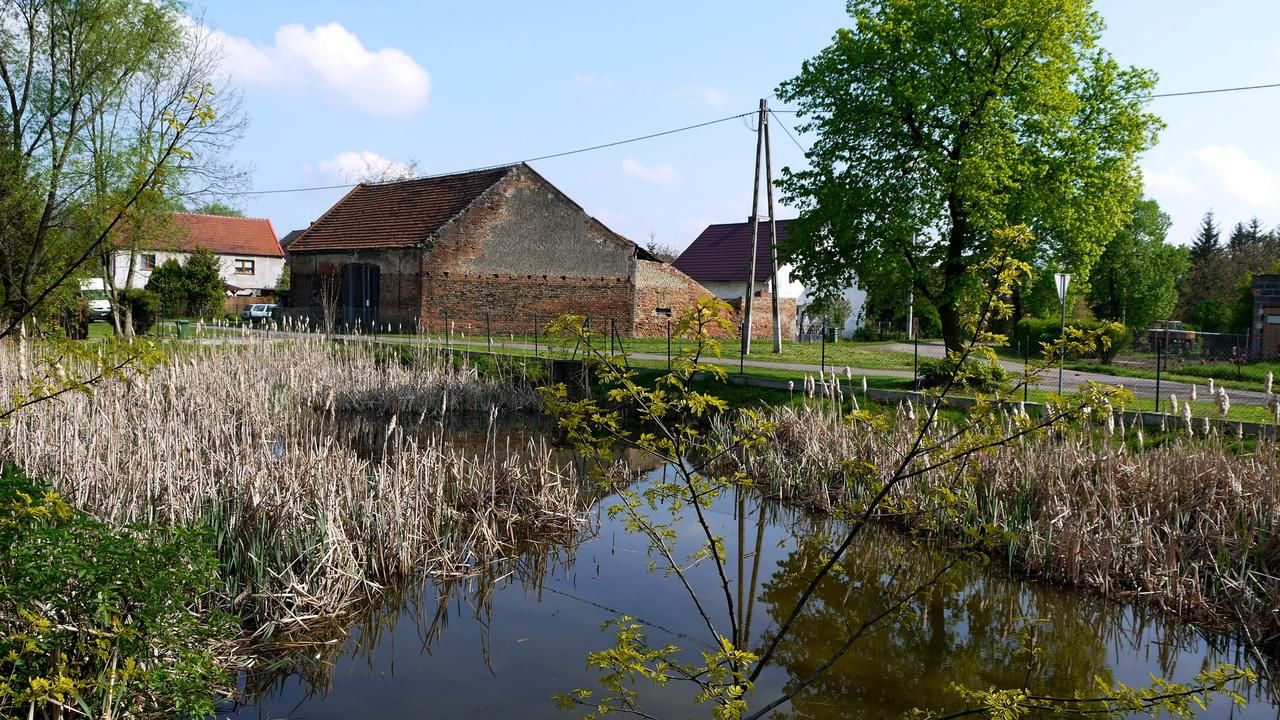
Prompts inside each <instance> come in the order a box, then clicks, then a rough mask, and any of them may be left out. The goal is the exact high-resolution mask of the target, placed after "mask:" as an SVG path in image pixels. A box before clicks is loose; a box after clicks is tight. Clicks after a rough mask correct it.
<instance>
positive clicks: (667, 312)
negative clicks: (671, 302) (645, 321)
mask: <svg viewBox="0 0 1280 720" xmlns="http://www.w3.org/2000/svg"><path fill="white" fill-rule="evenodd" d="M653 314H654V315H657V316H658V317H671V308H669V307H665V308H654V309H653Z"/></svg>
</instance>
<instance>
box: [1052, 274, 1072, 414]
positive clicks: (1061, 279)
mask: <svg viewBox="0 0 1280 720" xmlns="http://www.w3.org/2000/svg"><path fill="white" fill-rule="evenodd" d="M1053 280H1054V283H1055V284H1056V285H1057V287H1058V304H1060V305H1061V306H1062V326H1061V330H1060V334H1059V335H1058V338H1059V340H1060V342H1061V344H1060V345H1059V347H1058V396H1059V397H1061V396H1062V366H1063V365H1064V364H1065V363H1066V359H1067V288H1068V287H1070V286H1071V273H1054V274H1053Z"/></svg>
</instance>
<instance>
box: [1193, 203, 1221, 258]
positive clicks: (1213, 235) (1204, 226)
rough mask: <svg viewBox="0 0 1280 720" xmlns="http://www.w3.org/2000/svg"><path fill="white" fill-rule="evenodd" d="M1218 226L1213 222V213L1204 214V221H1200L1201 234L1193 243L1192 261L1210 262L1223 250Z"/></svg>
mask: <svg viewBox="0 0 1280 720" xmlns="http://www.w3.org/2000/svg"><path fill="white" fill-rule="evenodd" d="M1219 240H1220V237H1219V233H1218V224H1217V223H1216V222H1214V220H1213V211H1212V210H1210V211H1209V212H1207V213H1205V214H1204V219H1202V220H1201V221H1200V232H1198V233H1196V239H1195V240H1194V241H1193V242H1192V243H1191V261H1192V262H1193V263H1197V264H1198V263H1200V262H1201V261H1204V260H1208V259H1209V258H1211V257H1213V256H1214V255H1217V254H1218V251H1219V250H1221V249H1222V248H1221V245H1220V244H1219Z"/></svg>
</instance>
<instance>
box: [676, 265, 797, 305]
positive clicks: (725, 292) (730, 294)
mask: <svg viewBox="0 0 1280 720" xmlns="http://www.w3.org/2000/svg"><path fill="white" fill-rule="evenodd" d="M791 272H792V267H791V266H790V265H783V266H781V267H779V268H778V288H779V292H778V297H780V298H800V297H803V296H804V285H801V284H800V283H799V282H798V281H796V280H794V279H792V277H791ZM699 284H700V285H702V287H704V288H706V289H708V290H710V291H711V292H712V294H714V295H715V296H716V297H718V298H720V299H721V300H735V299H737V298H740V297H742V296H743V295H745V294H746V293H747V280H746V278H745V277H744V278H743V279H742V280H741V281H736V282H699ZM756 289H757V290H763V289H765V288H763V287H757V288H756Z"/></svg>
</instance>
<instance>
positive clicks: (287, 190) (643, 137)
mask: <svg viewBox="0 0 1280 720" xmlns="http://www.w3.org/2000/svg"><path fill="white" fill-rule="evenodd" d="M754 114H755V113H754V112H745V113H738V114H737V115H729V116H727V117H722V118H717V119H715V120H708V121H706V122H700V123H695V124H693V125H685V126H684V127H678V128H673V129H671V130H662V131H660V132H655V133H649V134H648V135H640V136H637V137H632V138H627V139H625V140H615V141H613V142H607V143H601V144H600V145H592V146H590V147H584V148H577V149H576V150H565V151H563V152H557V153H551V154H549V155H539V156H537V157H531V158H525V159H524V160H517V161H515V162H512V163H500V164H497V165H486V166H485V167H479V168H468V169H467V170H466V171H454V172H452V173H436V174H433V175H420V176H417V177H414V178H408V179H412V180H424V179H426V178H431V177H440V176H442V175H453V174H456V173H457V172H470V171H476V170H492V169H494V168H500V167H504V166H506V165H514V164H516V163H521V162H526V163H530V162H538V161H540V160H551V159H554V158H561V157H567V156H569V155H577V154H579V153H585V152H592V151H593V150H603V149H605V148H611V147H617V146H619V145H626V144H627V143H633V142H640V141H641V140H652V139H653V138H658V137H663V136H664V135H674V134H676V133H682V132H688V131H690V130H697V129H698V128H704V127H707V126H709V125H716V124H718V123H722V122H728V121H730V120H737V119H738V118H742V117H747V116H748V115H754ZM788 134H790V133H788ZM793 139H794V138H793ZM359 184H360V183H344V184H341V185H316V186H312V187H298V188H281V189H276V190H243V191H238V192H233V193H227V194H228V195H272V194H278V193H295V192H311V191H313V190H342V189H347V188H353V187H355V186H356V185H359Z"/></svg>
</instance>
